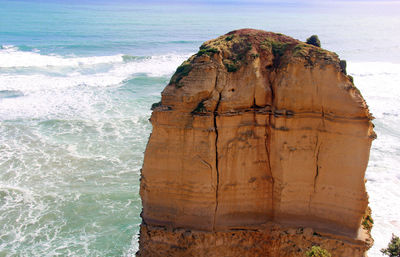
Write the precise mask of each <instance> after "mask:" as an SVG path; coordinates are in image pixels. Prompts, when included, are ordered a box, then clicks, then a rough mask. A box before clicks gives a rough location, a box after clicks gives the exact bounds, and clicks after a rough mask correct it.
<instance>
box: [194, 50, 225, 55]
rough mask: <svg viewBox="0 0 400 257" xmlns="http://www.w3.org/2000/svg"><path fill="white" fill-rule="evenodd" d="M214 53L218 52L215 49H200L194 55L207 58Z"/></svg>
mask: <svg viewBox="0 0 400 257" xmlns="http://www.w3.org/2000/svg"><path fill="white" fill-rule="evenodd" d="M215 53H219V50H218V49H216V48H203V49H201V48H200V51H198V52H197V54H196V55H197V56H202V55H203V54H206V55H208V56H211V55H213V54H215Z"/></svg>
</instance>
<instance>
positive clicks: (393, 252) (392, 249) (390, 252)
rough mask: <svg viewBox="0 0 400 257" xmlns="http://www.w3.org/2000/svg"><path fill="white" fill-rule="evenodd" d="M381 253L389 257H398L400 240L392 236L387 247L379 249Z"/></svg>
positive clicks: (399, 256)
mask: <svg viewBox="0 0 400 257" xmlns="http://www.w3.org/2000/svg"><path fill="white" fill-rule="evenodd" d="M381 252H382V253H383V254H384V255H387V256H389V257H400V238H399V237H398V236H395V235H394V234H392V239H391V240H390V242H389V244H388V247H387V248H383V249H381Z"/></svg>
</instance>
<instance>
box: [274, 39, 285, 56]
mask: <svg viewBox="0 0 400 257" xmlns="http://www.w3.org/2000/svg"><path fill="white" fill-rule="evenodd" d="M270 44H271V47H272V53H273V54H274V56H275V57H276V56H279V57H280V56H282V55H283V54H284V53H285V51H286V49H287V47H288V46H289V44H288V43H282V42H279V41H270Z"/></svg>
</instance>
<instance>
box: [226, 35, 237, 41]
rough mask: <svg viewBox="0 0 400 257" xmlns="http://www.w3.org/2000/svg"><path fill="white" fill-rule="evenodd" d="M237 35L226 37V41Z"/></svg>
mask: <svg viewBox="0 0 400 257" xmlns="http://www.w3.org/2000/svg"><path fill="white" fill-rule="evenodd" d="M234 36H235V35H230V36H227V37H226V38H225V40H226V41H231V40H232V39H233V37H234Z"/></svg>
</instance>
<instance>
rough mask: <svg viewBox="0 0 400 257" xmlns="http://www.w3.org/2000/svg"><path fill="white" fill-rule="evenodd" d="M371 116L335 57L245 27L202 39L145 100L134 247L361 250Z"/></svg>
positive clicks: (169, 252)
mask: <svg viewBox="0 0 400 257" xmlns="http://www.w3.org/2000/svg"><path fill="white" fill-rule="evenodd" d="M371 119H372V117H371V115H370V113H369V111H368V107H367V105H366V103H365V101H364V99H363V98H362V96H361V94H360V92H359V91H358V90H357V88H356V87H355V86H354V85H353V82H352V79H351V77H349V76H347V75H346V74H345V71H344V70H343V69H341V65H340V60H339V58H338V56H337V55H336V54H335V53H332V52H329V51H326V50H323V49H321V48H319V47H316V46H313V45H308V44H305V43H303V42H300V41H298V40H295V39H293V38H290V37H287V36H285V35H282V34H275V33H270V32H265V31H259V30H252V29H243V30H237V31H233V32H230V33H228V34H226V35H224V36H221V37H219V38H217V39H214V40H210V41H207V42H205V43H204V44H203V45H202V46H201V47H200V51H199V52H198V53H197V54H195V55H193V56H192V57H190V58H189V59H188V60H187V61H185V62H184V63H183V64H182V65H181V66H179V67H178V69H177V71H176V73H175V74H174V76H173V77H172V79H171V81H170V83H169V84H168V85H167V87H166V88H165V89H164V91H163V92H162V100H161V103H159V104H157V105H154V111H153V114H152V116H151V123H152V125H153V132H152V134H151V136H150V139H149V142H148V145H147V148H146V152H145V158H144V164H143V169H142V177H141V189H140V194H141V197H142V202H143V212H142V219H143V222H142V225H141V231H140V241H139V245H140V246H139V251H138V253H137V255H138V256H274V257H275V256H276V257H278V256H279V257H285V256H304V253H305V252H306V251H307V250H308V249H309V248H310V247H311V246H312V245H320V246H321V247H323V248H325V249H327V250H328V251H330V252H331V254H332V256H343V257H350V256H365V252H366V250H367V249H368V248H369V247H370V246H371V245H372V239H371V237H370V234H369V231H368V230H369V229H370V225H371V224H368V226H366V225H364V226H362V223H363V224H364V223H366V220H367V221H369V220H370V216H369V214H368V213H367V207H368V196H367V193H366V189H365V182H364V174H365V170H366V167H367V163H368V158H369V150H370V146H371V142H372V140H373V139H374V138H375V134H374V131H373V124H372V123H371ZM363 218H364V220H363ZM367 223H368V222H367Z"/></svg>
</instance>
